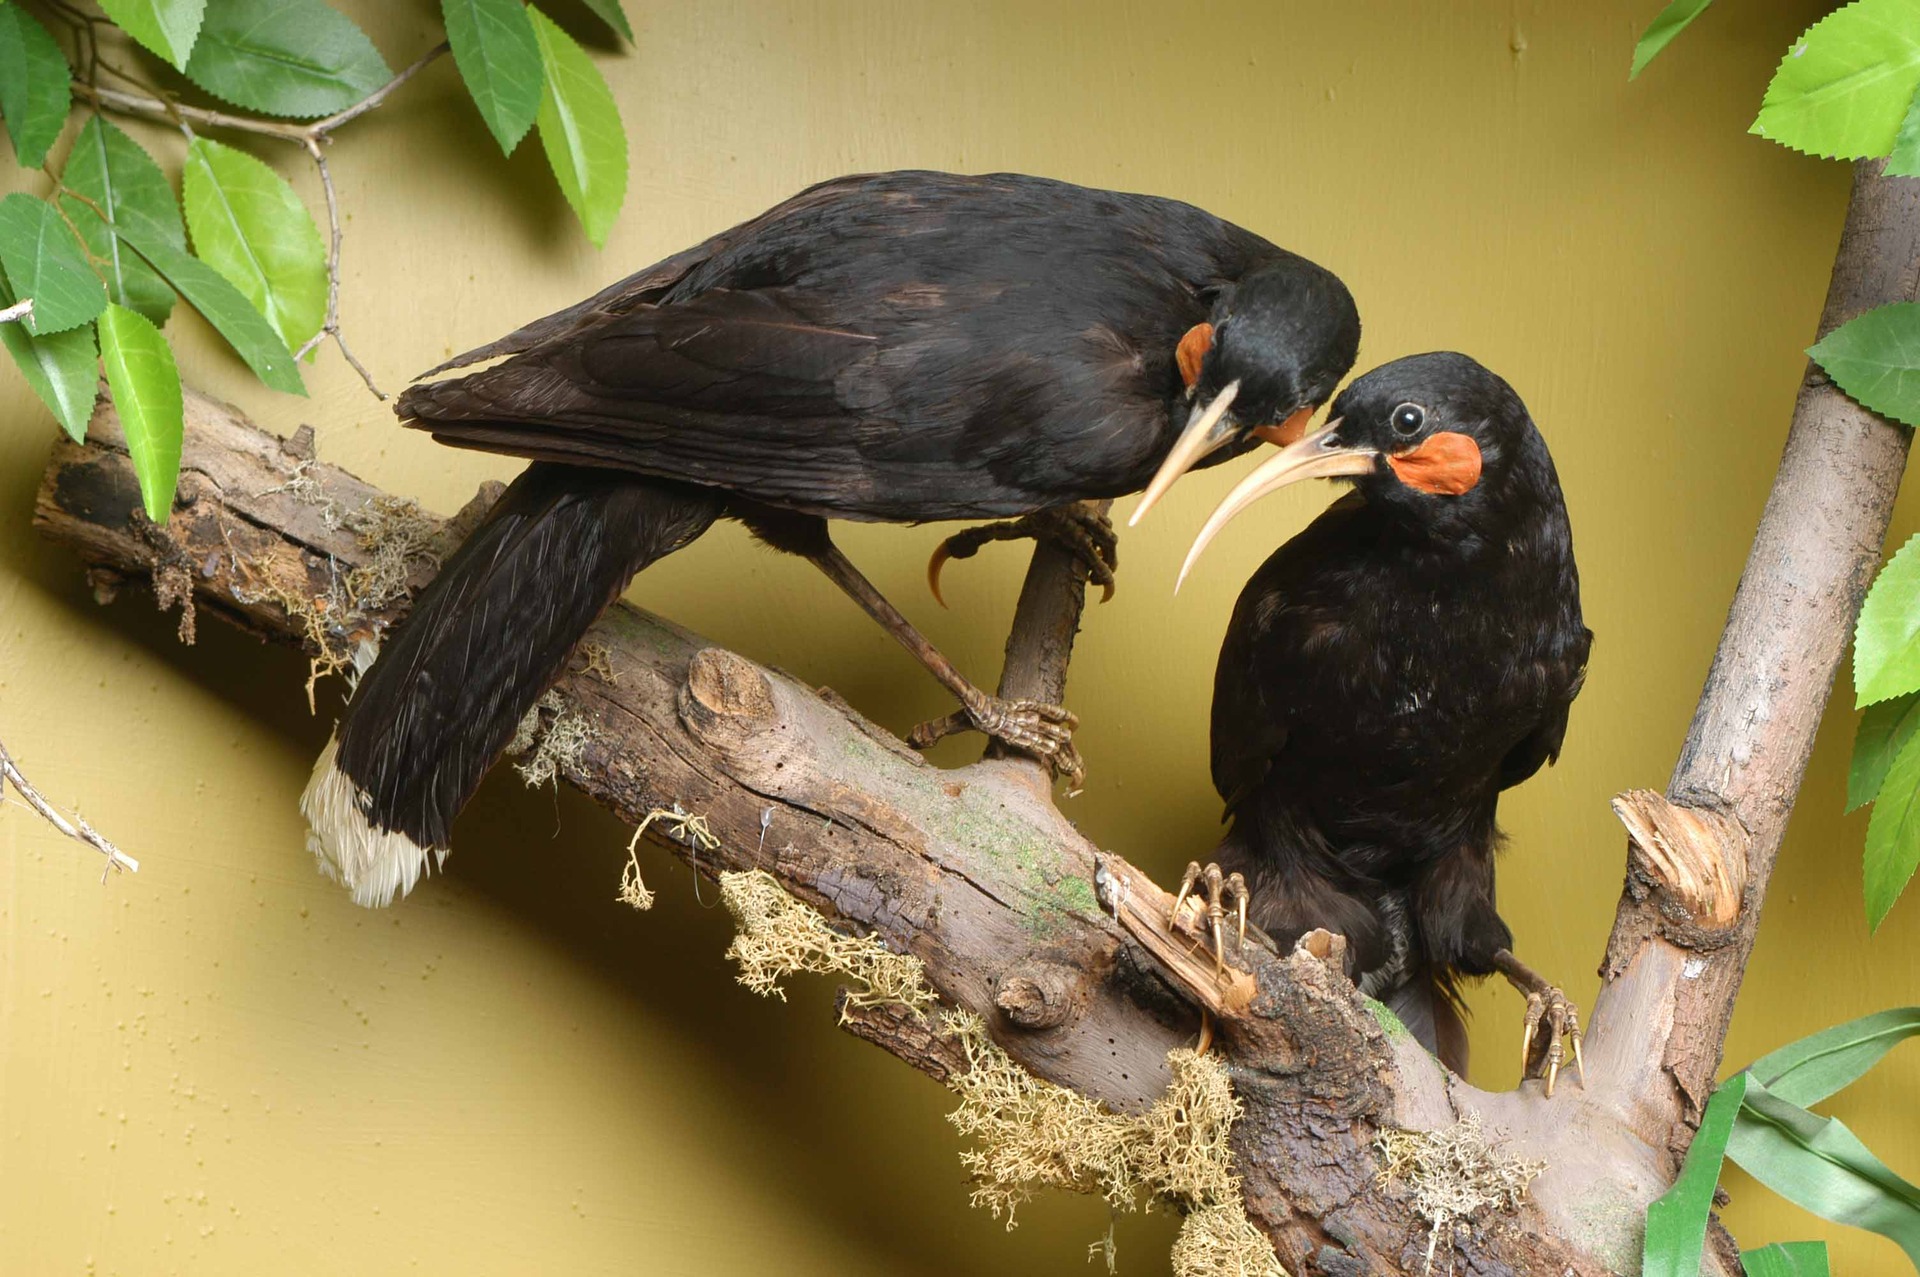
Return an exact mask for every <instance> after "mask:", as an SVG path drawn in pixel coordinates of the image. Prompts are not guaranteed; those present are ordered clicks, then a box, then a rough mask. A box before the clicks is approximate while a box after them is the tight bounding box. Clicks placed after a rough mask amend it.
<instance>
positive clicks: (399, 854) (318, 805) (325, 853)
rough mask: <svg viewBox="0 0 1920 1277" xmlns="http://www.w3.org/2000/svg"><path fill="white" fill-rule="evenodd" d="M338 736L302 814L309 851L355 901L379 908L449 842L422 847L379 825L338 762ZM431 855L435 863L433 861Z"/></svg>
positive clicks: (441, 858) (319, 766) (440, 857)
mask: <svg viewBox="0 0 1920 1277" xmlns="http://www.w3.org/2000/svg"><path fill="white" fill-rule="evenodd" d="M339 744H340V742H339V739H338V738H337V737H335V738H332V739H329V740H328V741H327V747H326V749H325V750H324V751H322V752H321V755H320V760H319V761H318V762H316V763H315V764H314V765H313V778H312V779H311V780H309V781H308V782H307V792H306V793H304V794H302V795H300V814H301V815H303V816H305V817H306V818H307V850H308V851H311V852H312V853H313V856H314V859H315V860H317V861H319V862H320V872H321V873H323V874H325V875H326V876H327V877H328V878H331V879H332V880H333V881H335V882H337V883H339V884H340V885H341V886H343V887H345V888H347V890H349V891H351V892H352V893H353V903H355V904H357V905H364V906H366V907H367V908H369V909H378V908H381V907H383V906H385V905H390V904H392V903H393V899H394V897H395V896H404V895H406V894H407V893H408V892H409V891H412V890H413V884H414V883H416V882H419V881H420V879H421V878H423V877H425V876H426V875H427V874H428V873H430V872H432V871H433V870H434V869H437V868H439V867H440V866H442V865H444V864H445V863H446V860H447V849H446V848H445V847H422V846H421V845H420V844H419V843H417V842H415V841H414V840H413V839H411V838H409V837H407V836H406V835H405V834H401V833H395V832H394V831H392V830H389V829H376V828H375V827H374V826H373V823H372V822H371V821H369V820H368V819H367V807H368V805H369V802H368V798H367V795H366V793H365V791H363V790H362V789H361V788H360V787H359V786H358V785H356V784H354V783H353V782H352V781H351V780H349V779H348V778H347V775H346V773H345V772H343V771H341V770H340V769H339V768H338V767H336V766H334V761H333V760H334V753H335V751H336V750H337V749H338V748H339ZM429 860H431V862H432V863H431V864H429V863H428V862H429Z"/></svg>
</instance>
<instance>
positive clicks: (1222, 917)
mask: <svg viewBox="0 0 1920 1277" xmlns="http://www.w3.org/2000/svg"><path fill="white" fill-rule="evenodd" d="M1196 886H1197V887H1198V888H1199V893H1198V894H1199V896H1200V898H1201V899H1202V900H1203V901H1205V902H1206V918H1207V935H1208V937H1209V938H1210V939H1211V940H1212V941H1213V969H1214V973H1215V974H1216V975H1218V974H1221V973H1224V972H1225V971H1226V969H1227V938H1226V923H1227V910H1228V908H1229V907H1231V908H1232V909H1233V910H1234V913H1235V916H1236V919H1237V921H1238V924H1239V925H1238V927H1237V928H1236V931H1235V940H1234V953H1235V954H1236V955H1238V954H1239V952H1240V950H1241V949H1242V948H1244V947H1245V946H1246V943H1247V905H1248V903H1249V901H1250V899H1251V893H1249V892H1248V891H1247V880H1246V879H1245V878H1242V877H1241V876H1240V875H1239V874H1237V873H1233V874H1222V873H1221V872H1220V866H1219V865H1216V864H1211V863H1209V864H1207V865H1204V866H1203V865H1202V864H1201V863H1200V862H1199V861H1197V860H1195V861H1192V862H1190V863H1189V864H1188V865H1187V872H1186V873H1185V875H1183V876H1182V877H1181V879H1180V890H1179V893H1178V894H1176V895H1175V896H1174V898H1173V909H1172V911H1171V912H1170V913H1169V914H1168V915H1167V927H1168V929H1169V930H1174V929H1176V927H1177V924H1178V922H1179V919H1180V909H1181V907H1182V906H1183V905H1185V904H1186V903H1187V897H1188V896H1190V895H1193V894H1195V892H1194V888H1195V887H1196ZM1230 902H1231V903H1230Z"/></svg>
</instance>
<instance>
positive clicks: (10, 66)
mask: <svg viewBox="0 0 1920 1277" xmlns="http://www.w3.org/2000/svg"><path fill="white" fill-rule="evenodd" d="M70 78H71V73H70V72H69V71H68V70H67V59H66V55H65V54H63V53H61V52H60V46H59V45H57V44H55V43H54V41H53V37H52V36H50V35H48V34H47V29H46V28H45V27H43V26H41V25H40V24H39V23H38V22H35V21H34V20H33V19H32V18H31V17H29V16H27V13H26V11H25V10H23V9H21V8H20V7H19V6H18V5H10V4H0V115H3V116H5V117H6V121H7V136H8V137H10V138H12V139H13V157H14V158H15V159H16V160H18V161H20V165H21V167H22V168H39V167H40V166H41V165H42V164H44V163H45V162H46V159H47V148H48V147H50V146H52V145H53V143H54V141H55V139H57V138H58V137H59V136H60V128H61V126H62V125H64V124H65V123H66V122H67V104H68V103H69V102H71V101H72V100H73V90H72V89H71V88H69V87H68V84H69V81H70Z"/></svg>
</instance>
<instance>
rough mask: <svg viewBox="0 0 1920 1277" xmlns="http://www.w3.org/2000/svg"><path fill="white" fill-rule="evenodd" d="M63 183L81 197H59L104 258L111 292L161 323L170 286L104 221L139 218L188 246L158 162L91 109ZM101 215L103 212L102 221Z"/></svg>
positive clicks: (90, 245) (170, 308) (169, 302)
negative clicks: (91, 112) (92, 114)
mask: <svg viewBox="0 0 1920 1277" xmlns="http://www.w3.org/2000/svg"><path fill="white" fill-rule="evenodd" d="M61 181H62V182H64V183H65V184H66V185H67V186H68V187H69V188H71V189H72V190H73V191H75V192H76V193H77V194H78V195H79V196H82V197H84V198H75V197H74V196H73V195H62V196H61V197H60V201H61V207H63V208H65V209H66V210H67V216H68V217H69V218H71V219H72V220H73V224H74V225H75V226H76V227H78V228H79V230H80V238H82V239H84V240H86V241H87V250H88V251H89V252H91V253H92V254H93V256H94V257H95V259H97V260H98V261H100V262H102V263H104V266H103V270H104V273H105V274H106V277H107V296H108V298H109V299H110V300H113V301H116V302H119V303H120V304H121V305H122V306H126V307H128V308H130V309H132V310H137V311H139V312H140V313H141V314H142V315H145V316H146V317H147V318H148V319H151V320H152V321H153V322H154V323H156V324H164V323H166V322H167V316H168V315H169V314H171V313H172V312H173V289H172V288H170V287H169V286H168V285H167V281H166V280H164V279H161V278H160V276H159V274H158V273H156V272H155V271H154V269H153V267H151V266H149V265H147V264H146V263H145V262H144V261H142V260H141V259H140V255H139V254H137V253H135V252H134V251H133V250H131V249H129V248H127V247H126V246H125V245H123V244H121V242H120V241H119V239H118V238H116V237H115V236H114V233H113V232H112V231H111V230H110V229H108V225H107V223H109V222H123V223H134V222H144V223H146V224H148V225H150V226H151V227H152V228H153V231H154V233H155V234H157V235H161V236H164V237H166V238H167V239H168V240H169V241H170V242H171V243H173V244H175V245H176V246H178V247H180V248H183V249H184V248H185V247H186V246H187V232H186V228H185V227H184V226H182V225H181V222H180V208H179V205H177V204H175V203H174V199H173V188H172V187H171V186H169V185H168V184H167V178H166V175H165V174H164V173H162V172H161V171H160V166H159V165H158V164H155V163H154V162H153V157H152V156H150V155H148V154H147V153H146V151H144V150H143V149H141V146H140V144H139V143H138V142H136V141H134V140H133V139H132V138H130V137H128V136H127V135H126V134H125V133H122V132H121V131H120V130H119V129H117V128H115V127H114V126H113V125H111V124H109V123H107V122H106V121H105V120H104V119H102V118H101V117H100V116H97V115H95V116H90V117H88V119H87V122H86V124H85V125H84V126H82V128H81V129H80V136H79V137H77V138H75V139H74V142H73V150H72V151H71V152H69V153H68V155H67V164H66V170H65V172H64V173H63V174H62V175H61ZM89 201H91V202H89ZM96 209H97V210H98V212H96V211H95V210H96ZM101 213H104V214H106V218H105V220H104V221H103V220H102V219H101V217H100V214H101Z"/></svg>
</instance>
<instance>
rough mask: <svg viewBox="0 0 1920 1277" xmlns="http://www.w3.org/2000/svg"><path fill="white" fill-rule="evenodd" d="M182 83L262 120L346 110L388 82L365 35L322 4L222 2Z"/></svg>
mask: <svg viewBox="0 0 1920 1277" xmlns="http://www.w3.org/2000/svg"><path fill="white" fill-rule="evenodd" d="M186 69H187V78H188V79H190V80H192V81H193V82H194V83H195V84H197V85H199V86H200V87H201V88H203V89H205V90H206V91H207V92H209V93H211V94H213V95H214V96H216V97H221V98H225V99H226V100H227V101H229V102H232V103H234V104H236V105H238V106H244V107H246V108H247V109H248V110H252V111H262V112H265V113H266V114H268V115H286V116H293V117H296V118H299V119H310V118H312V117H314V116H318V115H331V114H333V113H334V112H335V111H344V110H346V109H347V108H348V107H350V106H352V105H353V104H354V103H356V102H358V101H359V100H360V99H362V98H364V97H366V96H367V95H368V94H369V93H372V92H373V91H374V90H375V89H377V88H379V87H380V86H381V85H383V84H385V83H386V82H387V81H388V80H391V79H392V78H393V72H392V71H391V70H390V69H388V67H387V64H386V61H385V59H383V58H382V57H381V56H380V51H379V50H378V49H376V48H374V47H373V41H371V40H369V39H367V36H366V33H365V32H364V31H362V30H361V29H360V28H359V27H357V26H355V25H354V24H353V22H352V21H351V20H350V19H349V18H347V17H346V15H344V14H342V13H339V12H337V11H336V10H334V9H332V8H330V7H329V6H327V5H325V4H323V3H321V0H248V3H246V4H238V3H234V0H225V2H224V3H221V4H216V5H215V6H214V7H213V11H212V12H211V13H209V14H208V15H207V24H206V26H205V27H204V28H202V29H201V32H200V43H199V44H198V45H197V46H196V47H195V48H194V51H193V60H192V61H191V62H189V63H187V68H186Z"/></svg>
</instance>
